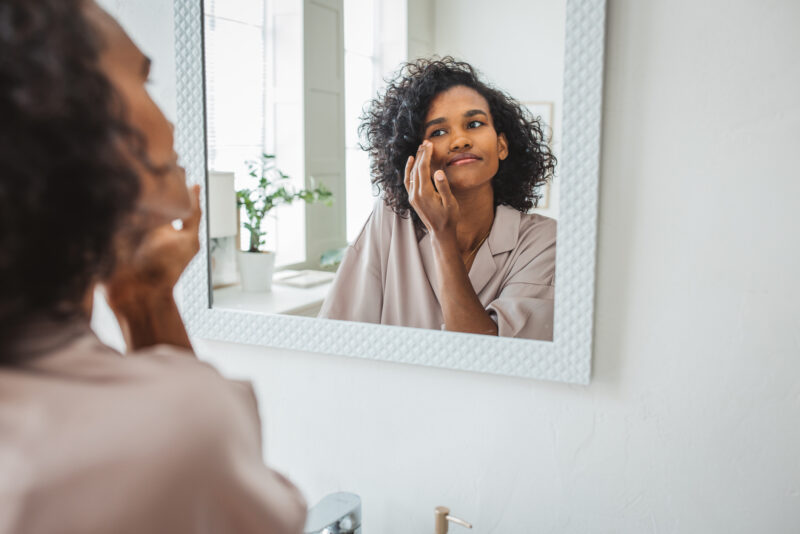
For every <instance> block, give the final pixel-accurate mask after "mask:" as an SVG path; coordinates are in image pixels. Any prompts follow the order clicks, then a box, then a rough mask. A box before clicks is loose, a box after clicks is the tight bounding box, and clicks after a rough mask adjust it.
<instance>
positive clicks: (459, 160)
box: [447, 156, 481, 166]
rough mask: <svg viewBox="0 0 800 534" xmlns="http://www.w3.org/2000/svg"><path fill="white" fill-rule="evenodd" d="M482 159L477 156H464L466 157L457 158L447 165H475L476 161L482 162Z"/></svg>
mask: <svg viewBox="0 0 800 534" xmlns="http://www.w3.org/2000/svg"><path fill="white" fill-rule="evenodd" d="M480 160H481V159H480V158H479V157H477V156H464V157H455V158H453V159H451V160H450V161H449V162H448V163H447V165H448V166H451V165H467V164H468V163H475V162H476V161H480Z"/></svg>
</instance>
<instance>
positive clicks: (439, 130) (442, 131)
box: [430, 128, 445, 137]
mask: <svg viewBox="0 0 800 534" xmlns="http://www.w3.org/2000/svg"><path fill="white" fill-rule="evenodd" d="M444 133H445V132H444V130H443V129H442V128H439V129H438V130H434V131H432V132H431V135H430V137H439V136H440V135H444Z"/></svg>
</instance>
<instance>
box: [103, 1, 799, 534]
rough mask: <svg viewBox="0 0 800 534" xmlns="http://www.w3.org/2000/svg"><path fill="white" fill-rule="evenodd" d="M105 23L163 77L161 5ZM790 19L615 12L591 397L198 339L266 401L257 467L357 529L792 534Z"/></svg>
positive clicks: (795, 433)
mask: <svg viewBox="0 0 800 534" xmlns="http://www.w3.org/2000/svg"><path fill="white" fill-rule="evenodd" d="M109 2H110V0H108V1H107V2H106V4H108V3H109ZM111 3H112V4H114V2H111ZM117 3H119V2H117ZM112 7H113V6H112ZM116 12H117V13H119V14H120V16H121V17H122V18H123V21H124V22H125V24H126V25H127V26H128V27H129V28H130V29H131V31H132V33H133V34H134V36H135V37H136V38H137V39H138V40H139V41H140V42H141V43H142V45H143V46H144V48H145V49H146V50H147V51H148V52H149V53H150V54H152V55H153V57H154V58H155V60H156V69H157V70H156V73H159V72H162V71H161V70H160V69H163V68H165V67H163V66H164V65H173V64H174V61H173V59H172V53H173V50H172V48H171V46H172V37H171V33H170V32H171V30H172V26H171V24H172V9H171V6H170V5H169V2H167V1H164V0H161V1H155V0H148V1H143V0H137V1H136V2H135V3H134V2H132V1H129V2H126V3H122V4H121V6H119V7H118V10H117V11H116ZM797 20H800V4H798V3H797V2H793V1H791V0H783V1H771V2H749V1H746V0H736V1H722V0H714V1H708V2H694V1H689V0H653V1H650V2H639V1H635V0H627V1H621V0H611V2H610V5H609V23H608V28H607V33H608V40H607V52H606V55H607V61H606V90H605V94H606V96H605V106H604V114H605V119H604V126H603V136H604V138H603V149H602V176H601V203H600V210H601V212H600V236H599V257H598V279H597V282H598V290H597V307H596V314H597V320H596V337H595V356H594V378H593V381H592V384H591V385H590V386H589V387H586V388H583V387H570V386H564V385H560V384H554V383H543V382H536V381H529V380H521V379H513V378H504V377H496V376H488V375H479V374H473V373H465V372H454V371H444V370H436V369H427V368H421V367H411V366H403V365H393V364H387V363H381V362H372V361H362V360H355V359H347V358H339V357H333V356H325V355H316V354H304V353H289V352H283V351H276V350H268V349H262V348H255V347H244V346H237V345H232V344H222V343H210V342H198V347H199V348H200V350H201V351H202V352H203V354H204V355H205V357H206V358H207V359H209V360H211V361H213V362H215V363H217V364H218V365H219V366H220V368H222V369H223V370H225V371H226V372H227V373H229V374H231V375H234V376H247V377H250V378H251V379H252V380H254V382H255V383H256V386H257V389H258V392H259V396H260V400H261V409H262V415H263V417H264V420H265V431H266V433H267V441H266V447H267V456H268V459H269V461H270V462H271V463H272V464H273V465H275V466H277V467H279V468H280V469H283V470H285V471H286V472H288V473H289V474H290V476H291V477H292V478H293V479H294V480H295V481H297V483H298V484H299V485H300V486H301V487H302V489H303V490H304V491H305V492H306V495H307V496H308V498H309V500H310V501H312V502H313V501H316V500H317V499H319V498H320V497H322V496H323V495H324V494H326V493H328V492H331V491H335V490H351V491H355V492H357V493H359V494H360V495H361V496H362V497H363V502H364V528H365V530H364V532H365V534H372V533H382V534H400V533H408V532H420V533H422V532H431V531H432V518H433V507H434V506H436V505H439V504H444V505H449V506H450V507H451V508H452V509H453V512H454V513H456V514H457V515H459V516H461V517H464V518H465V519H468V520H470V521H472V522H473V523H474V524H475V530H473V532H476V533H490V532H493V533H507V532H575V533H582V532H635V533H639V532H658V533H665V532H682V533H683V532H770V533H774V532H787V533H788V532H798V531H800V455H798V452H797V451H798V450H800V425H799V424H798V421H800V381H799V380H798V377H799V376H800V277H799V276H798V274H797V273H800V244H799V241H800V239H798V231H797V228H798V223H797V221H796V213H797V210H796V207H795V206H796V204H797V200H796V199H798V198H800V179H798V177H799V176H800V175H799V174H798V170H797V167H798V164H800V158H799V157H798V147H799V146H800V100H798V98H797V95H798V94H800V62H798V61H797V57H796V56H797V50H798V49H800V33H798V32H797V31H796V21H797ZM156 79H157V82H158V85H157V88H156V91H157V92H158V94H159V95H161V96H160V101H161V102H162V103H163V104H165V105H166V106H167V108H168V112H169V113H170V114H172V115H174V109H175V108H174V94H173V93H174V73H165V74H162V75H161V76H159V77H158V78H156ZM103 334H104V335H113V331H112V330H111V329H108V328H105V327H104V328H103ZM375 350H376V351H377V350H380V347H375ZM453 528H454V530H453V532H455V531H456V530H455V529H457V528H458V527H453Z"/></svg>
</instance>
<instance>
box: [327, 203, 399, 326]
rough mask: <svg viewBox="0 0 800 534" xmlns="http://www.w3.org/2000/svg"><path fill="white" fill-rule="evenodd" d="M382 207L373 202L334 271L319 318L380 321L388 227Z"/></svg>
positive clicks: (389, 231) (389, 230)
mask: <svg viewBox="0 0 800 534" xmlns="http://www.w3.org/2000/svg"><path fill="white" fill-rule="evenodd" d="M385 219H386V217H384V210H383V207H382V206H381V205H380V204H378V203H376V205H375V208H374V209H373V210H372V213H371V214H370V216H369V219H367V222H366V224H365V225H364V228H363V229H362V230H361V233H360V234H359V236H358V238H356V240H355V241H354V242H353V244H352V245H350V246H349V247H347V251H346V252H345V255H344V259H343V260H342V263H341V265H340V266H339V269H338V271H337V272H336V278H335V279H334V281H333V285H332V286H331V290H330V292H329V293H328V296H327V297H326V298H325V302H324V303H323V305H322V309H320V312H319V315H318V317H319V318H321V319H338V320H342V321H359V322H364V323H380V322H381V310H382V308H383V268H382V265H384V264H385V262H384V261H383V260H384V259H385V256H386V253H387V252H386V251H384V250H383V249H384V248H386V245H387V244H388V243H389V239H391V229H390V228H388V226H387V224H385Z"/></svg>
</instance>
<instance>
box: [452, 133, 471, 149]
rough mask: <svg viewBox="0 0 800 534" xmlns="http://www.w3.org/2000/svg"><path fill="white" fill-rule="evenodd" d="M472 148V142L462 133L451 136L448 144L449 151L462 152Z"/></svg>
mask: <svg viewBox="0 0 800 534" xmlns="http://www.w3.org/2000/svg"><path fill="white" fill-rule="evenodd" d="M470 147H472V142H471V141H470V140H469V137H467V136H466V135H465V134H463V133H457V134H456V135H454V136H453V141H452V142H451V143H450V151H454V150H464V149H465V148H470Z"/></svg>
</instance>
